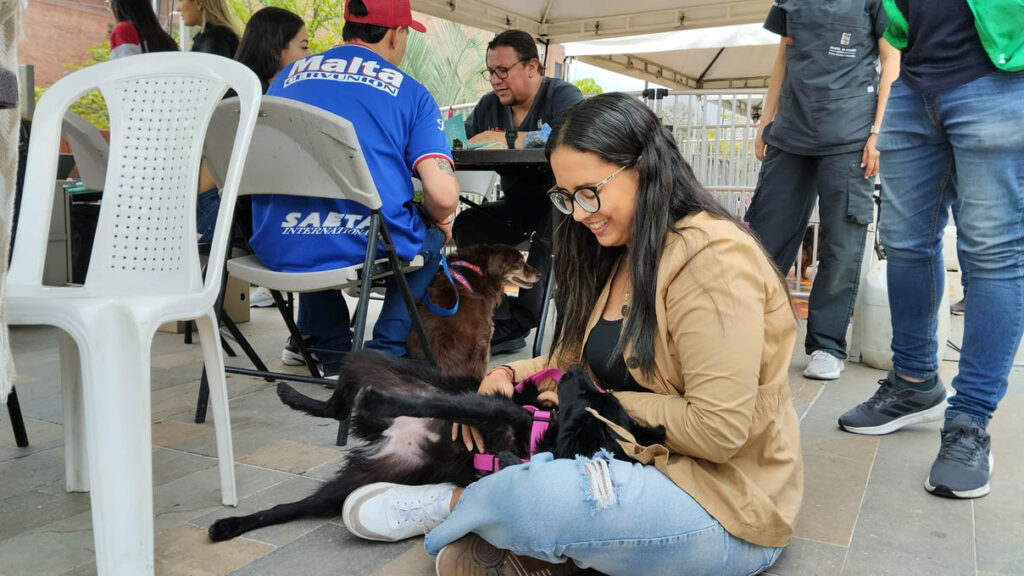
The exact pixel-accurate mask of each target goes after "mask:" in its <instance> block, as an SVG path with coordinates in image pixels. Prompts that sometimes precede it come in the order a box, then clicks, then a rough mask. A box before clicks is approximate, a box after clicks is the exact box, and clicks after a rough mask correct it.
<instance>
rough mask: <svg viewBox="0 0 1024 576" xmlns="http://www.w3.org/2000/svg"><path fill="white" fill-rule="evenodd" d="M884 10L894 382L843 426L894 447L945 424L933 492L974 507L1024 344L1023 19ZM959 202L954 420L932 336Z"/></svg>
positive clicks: (985, 6)
mask: <svg viewBox="0 0 1024 576" xmlns="http://www.w3.org/2000/svg"><path fill="white" fill-rule="evenodd" d="M886 10H887V12H888V14H889V22H890V25H889V28H888V29H887V30H886V34H885V36H886V39H888V40H889V41H890V42H891V43H892V44H893V45H894V46H896V47H897V48H899V49H901V50H903V61H902V65H901V70H900V77H899V80H897V81H896V82H894V83H893V86H892V93H891V95H890V98H889V107H888V109H887V110H886V112H885V123H884V124H883V129H882V134H881V135H880V137H879V139H878V148H879V150H880V151H881V166H882V168H881V170H882V172H881V174H882V202H883V208H882V220H881V222H880V224H879V232H880V234H881V239H882V243H883V244H884V245H885V250H886V255H887V258H888V268H889V274H888V279H889V280H888V282H889V308H890V310H891V312H892V328H893V337H892V350H893V371H892V372H890V373H889V376H888V377H887V378H886V379H885V380H882V381H881V382H880V384H881V387H880V388H879V389H878V391H877V392H876V393H875V394H874V395H873V396H872V397H871V398H870V399H869V400H868V401H866V402H864V403H862V404H860V405H858V406H856V407H854V408H853V409H852V410H850V411H848V412H846V413H845V414H843V415H842V416H841V417H840V418H839V426H840V427H841V428H843V429H844V430H846V431H848V432H854V433H858V434H886V433H889V432H892V431H895V430H898V429H900V428H902V427H904V426H907V425H910V424H915V423H918V422H922V421H927V420H930V419H939V418H942V416H943V414H944V415H945V422H944V424H943V427H942V431H941V436H940V438H941V444H940V446H939V453H938V456H937V457H936V458H935V461H934V463H933V464H932V467H931V471H930V472H929V474H928V478H927V479H926V480H925V489H926V490H928V491H929V492H931V493H933V494H936V495H939V496H947V497H952V498H977V497H980V496H984V495H985V494H988V492H989V477H990V475H991V473H992V466H993V460H992V452H991V449H990V448H991V439H990V437H989V435H988V432H987V431H986V427H987V426H988V423H989V420H990V419H991V418H992V415H993V413H994V412H995V410H996V407H997V406H998V404H999V401H1000V400H1001V399H1002V397H1003V395H1004V394H1005V393H1006V386H1007V377H1008V375H1009V372H1010V368H1011V367H1012V365H1013V356H1014V353H1015V352H1016V350H1017V346H1018V345H1019V343H1020V339H1021V332H1022V330H1024V72H1021V71H1022V70H1024V10H1022V9H1021V7H1020V2H1018V1H1017V0H992V1H987V2H980V1H976V0H968V1H967V2H963V1H962V0H939V1H930V2H926V1H924V0H909V1H900V2H893V1H891V0H887V1H886ZM956 201H959V202H961V203H962V205H961V206H960V214H959V222H958V224H957V234H958V236H959V242H958V244H959V246H960V247H961V248H962V249H963V255H964V258H965V261H966V262H967V264H968V266H970V277H971V278H970V291H971V292H970V293H971V297H970V298H968V299H967V311H966V312H965V314H964V337H963V347H962V352H961V354H960V371H959V373H958V374H957V376H956V377H955V378H954V379H953V389H954V390H955V392H956V393H955V394H954V395H953V396H952V397H951V398H949V405H948V407H946V390H945V387H944V386H943V384H942V382H941V381H940V380H939V378H938V376H937V375H936V371H937V369H938V361H937V357H936V352H937V347H938V346H939V342H937V341H936V336H935V330H936V314H937V311H938V306H939V301H940V300H941V296H942V291H943V290H944V289H945V287H944V285H943V279H944V275H945V274H944V267H943V264H942V251H941V249H940V242H941V238H942V231H943V228H944V227H945V225H946V222H947V213H948V210H949V207H950V204H952V203H953V202H956Z"/></svg>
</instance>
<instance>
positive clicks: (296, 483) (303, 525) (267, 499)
mask: <svg viewBox="0 0 1024 576" xmlns="http://www.w3.org/2000/svg"><path fill="white" fill-rule="evenodd" d="M321 486H322V483H320V482H317V481H315V480H309V479H307V478H302V477H293V478H289V479H286V480H284V481H283V482H281V483H280V484H277V485H275V486H271V487H270V488H267V489H266V490H263V491H261V492H258V493H256V494H253V495H252V496H249V497H248V498H245V499H242V500H240V501H239V502H238V507H236V508H230V507H227V506H223V507H221V508H219V509H218V510H216V511H214V512H213V513H211V514H207V515H205V516H201V517H199V518H196V519H195V520H193V521H192V524H195V525H198V526H200V527H202V528H203V529H204V530H207V529H209V527H210V525H211V524H213V522H214V521H215V520H219V519H221V518H227V517H229V516H242V515H245V514H252V513H253V512H257V511H259V510H266V509H268V508H272V507H274V506H277V505H278V504H285V503H288V502H295V501H297V500H301V499H302V498H305V497H306V496H309V495H310V494H312V493H313V492H315V491H316V490H317V489H319V488H320V487H321ZM329 520H330V519H328V518H304V519H299V520H293V521H291V522H286V523H284V524H278V525H276V526H267V527H266V528H260V529H259V530H253V531H251V532H247V533H246V534H245V535H244V536H243V538H247V539H249V540H256V541H258V542H265V543H267V544H272V545H274V546H285V545H287V544H290V543H291V542H293V541H295V540H296V539H298V538H301V537H303V536H305V535H306V534H308V533H309V532H311V531H312V530H315V529H317V528H319V527H320V526H322V525H323V524H325V523H327V522H328V521H329Z"/></svg>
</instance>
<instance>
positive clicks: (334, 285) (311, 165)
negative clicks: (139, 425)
mask: <svg viewBox="0 0 1024 576" xmlns="http://www.w3.org/2000/svg"><path fill="white" fill-rule="evenodd" d="M236 108H237V104H236V103H235V102H233V101H232V100H227V101H225V102H223V103H221V105H220V107H219V109H218V111H217V113H216V114H215V115H214V118H213V121H212V123H211V128H210V132H209V135H208V136H207V140H206V162H207V166H208V168H209V169H210V173H211V174H212V175H213V179H214V181H216V182H218V183H219V182H220V179H221V177H222V175H223V174H224V169H225V167H226V165H227V158H228V155H227V151H228V145H229V142H228V140H227V139H225V138H224V137H222V135H227V134H231V133H233V132H232V126H233V125H234V124H233V123H234V122H237V118H238V114H237V112H234V110H235V109H236ZM239 193H240V194H249V195H255V194H281V195H291V196H313V197H321V198H336V199H344V200H351V201H355V202H358V203H359V204H362V205H363V206H365V207H366V208H368V209H369V210H370V227H369V234H368V238H369V239H370V241H368V242H367V245H366V253H365V257H364V259H363V261H361V262H353V263H352V264H351V265H350V266H346V267H344V268H337V269H333V270H324V271H318V272H302V273H299V272H276V271H274V270H270V269H269V268H267V267H266V266H264V265H263V264H262V263H261V262H260V260H259V258H258V257H257V256H255V255H249V256H242V257H239V258H232V259H230V260H228V263H227V270H228V272H229V273H230V274H231V275H232V276H234V277H236V278H239V279H241V280H245V281H248V282H250V283H252V284H257V285H260V286H265V287H266V288H268V289H270V290H271V293H272V294H274V299H275V302H276V303H277V304H278V308H279V309H280V310H281V312H282V316H283V318H284V321H285V324H286V325H287V326H288V330H289V332H290V333H291V335H292V336H293V337H294V338H295V339H296V341H299V342H301V335H300V334H299V331H298V328H296V326H295V322H294V320H293V318H292V312H291V308H290V307H289V306H286V305H285V304H284V302H283V299H282V298H281V295H280V293H282V292H319V291H321V290H333V289H343V288H346V287H349V286H356V285H358V286H360V296H359V302H358V305H357V306H356V314H355V326H354V327H353V336H352V349H353V350H358V349H360V348H362V345H363V335H364V333H365V331H366V317H367V307H368V304H369V298H370V288H371V284H372V281H373V280H379V279H383V278H385V277H388V276H394V277H395V278H394V280H395V281H397V282H398V285H399V289H400V290H401V293H402V297H403V299H404V300H405V305H406V307H407V308H408V310H409V315H410V317H411V318H412V323H413V328H414V329H415V330H416V331H417V334H418V335H419V336H420V341H421V342H424V343H426V342H427V341H428V340H427V338H426V334H425V332H424V331H423V324H422V322H421V321H420V318H419V314H418V313H417V311H416V303H415V301H414V300H413V298H412V293H411V291H410V290H409V285H408V283H407V282H406V280H405V273H406V272H411V271H413V270H416V269H419V268H421V267H422V266H423V258H422V256H416V258H415V259H414V260H413V261H412V262H403V261H400V259H399V258H398V255H397V253H396V252H395V247H394V244H393V243H392V241H391V234H390V232H389V231H388V227H387V223H386V222H385V220H384V218H383V216H382V215H381V212H380V208H381V199H380V195H379V194H378V193H377V188H376V186H375V185H374V183H373V177H372V176H371V175H370V170H369V168H368V167H367V165H366V160H365V158H364V157H363V153H362V149H361V148H360V146H359V141H358V139H357V138H356V132H355V129H354V128H353V126H352V123H351V122H349V121H348V120H346V119H344V118H342V117H340V116H337V115H335V114H332V113H330V112H327V111H325V110H323V109H321V108H317V107H316V106H311V105H309V104H305V103H303V102H298V101H295V100H290V99H287V98H278V97H274V96H264V97H263V101H262V106H261V110H260V117H259V120H258V121H257V124H256V132H255V134H254V136H253V139H252V144H251V146H250V148H249V154H248V156H247V161H246V164H245V169H244V171H243V174H242V184H241V186H240V187H239ZM378 243H379V244H380V246H381V247H382V248H383V251H384V257H382V258H378V257H377V246H378ZM367 270H369V271H370V272H369V273H367V272H366V271H367ZM229 328H230V326H229ZM233 332H234V331H233ZM236 336H237V337H238V338H239V345H241V346H242V347H243V349H245V348H246V347H247V344H243V341H244V337H243V336H242V335H241V333H237V334H236ZM426 347H427V350H425V352H426V354H427V358H428V359H429V360H430V361H431V362H433V358H434V356H433V352H432V351H431V350H429V346H426ZM247 352H248V350H247ZM303 356H304V358H305V360H306V365H307V367H308V368H309V370H310V376H308V377H307V376H297V375H294V374H284V373H280V372H270V371H268V370H266V369H258V370H249V369H245V368H238V367H231V366H229V367H227V368H226V370H227V372H230V373H234V374H244V375H249V376H257V377H262V378H274V379H281V380H293V381H299V382H312V383H320V384H323V383H326V382H325V380H324V379H322V378H320V374H319V371H318V369H317V366H316V363H315V362H314V361H313V360H312V358H311V357H310V355H309V351H308V350H306V349H304V348H303ZM251 357H252V356H251V355H250V358H251ZM254 363H255V362H254ZM257 368H259V366H257ZM331 384H333V382H331ZM346 437H347V423H346V422H342V424H341V427H340V428H339V430H338V444H339V445H343V444H344V443H345V440H346Z"/></svg>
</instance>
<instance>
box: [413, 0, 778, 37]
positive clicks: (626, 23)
mask: <svg viewBox="0 0 1024 576" xmlns="http://www.w3.org/2000/svg"><path fill="white" fill-rule="evenodd" d="M771 3H772V2H771V0H515V1H514V2H512V1H509V0H411V4H412V9H413V10H416V11H417V12H423V13H424V14H430V15H431V16H437V17H438V18H444V19H446V20H452V21H453V22H460V23H462V24H468V25H470V26H476V27H477V28H482V29H484V30H493V31H495V32H497V31H500V30H505V29H508V28H518V29H520V30H526V31H527V32H529V33H531V34H533V35H534V36H538V37H540V38H544V39H546V40H549V41H550V42H552V43H559V44H561V43H565V42H573V41H580V40H596V39H599V38H613V37H617V36H635V35H637V34H650V33H654V32H667V31H669V30H684V29H695V28H709V27H713V26H727V25H730V24H751V23H755V22H761V21H763V20H764V17H765V14H767V13H768V8H769V7H770V6H771Z"/></svg>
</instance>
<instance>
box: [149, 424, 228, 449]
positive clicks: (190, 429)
mask: <svg viewBox="0 0 1024 576" xmlns="http://www.w3.org/2000/svg"><path fill="white" fill-rule="evenodd" d="M213 435H214V430H213V422H212V419H211V422H210V423H209V425H204V424H195V423H182V422H175V421H174V420H161V421H159V422H154V423H153V444H155V445H157V446H175V445H177V444H180V443H182V442H184V441H186V440H191V439H193V438H198V437H200V436H213Z"/></svg>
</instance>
